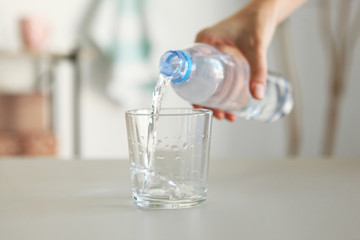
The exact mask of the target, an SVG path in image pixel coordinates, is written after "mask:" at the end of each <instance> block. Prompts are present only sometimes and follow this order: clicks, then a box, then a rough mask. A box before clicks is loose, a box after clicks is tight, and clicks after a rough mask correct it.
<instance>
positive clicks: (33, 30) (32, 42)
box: [20, 16, 49, 53]
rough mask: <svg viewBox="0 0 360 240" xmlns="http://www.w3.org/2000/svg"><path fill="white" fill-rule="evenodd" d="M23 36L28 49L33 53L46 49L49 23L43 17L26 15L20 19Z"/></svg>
mask: <svg viewBox="0 0 360 240" xmlns="http://www.w3.org/2000/svg"><path fill="white" fill-rule="evenodd" d="M20 29H21V36H22V39H23V43H24V45H25V48H26V50H28V51H30V52H33V53H41V52H44V51H45V48H46V44H47V40H48V36H49V24H48V21H47V20H46V19H44V18H42V17H38V16H33V17H24V18H22V19H21V21H20Z"/></svg>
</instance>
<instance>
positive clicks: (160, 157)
mask: <svg viewBox="0 0 360 240" xmlns="http://www.w3.org/2000/svg"><path fill="white" fill-rule="evenodd" d="M156 159H158V160H163V159H165V157H164V156H157V157H156Z"/></svg>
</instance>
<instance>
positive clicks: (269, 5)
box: [248, 0, 288, 26]
mask: <svg viewBox="0 0 360 240" xmlns="http://www.w3.org/2000/svg"><path fill="white" fill-rule="evenodd" d="M285 1H288V0H285ZM282 6H283V0H252V1H251V2H250V3H249V4H248V7H249V8H251V9H254V10H257V11H262V12H263V13H264V14H266V15H267V16H268V18H269V19H273V21H274V23H275V25H276V26H277V25H279V24H280V23H281V22H282V21H283V16H282V14H281V12H282V10H281V8H282Z"/></svg>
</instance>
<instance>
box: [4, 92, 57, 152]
mask: <svg viewBox="0 0 360 240" xmlns="http://www.w3.org/2000/svg"><path fill="white" fill-rule="evenodd" d="M50 101H51V100H50V97H49V96H48V95H44V94H41V93H26V94H2V95H0V156H14V155H23V156H55V155H56V150H57V141H56V137H55V134H54V133H53V131H52V129H51V123H50Z"/></svg>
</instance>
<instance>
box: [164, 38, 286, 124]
mask: <svg viewBox="0 0 360 240" xmlns="http://www.w3.org/2000/svg"><path fill="white" fill-rule="evenodd" d="M173 52H178V53H179V52H180V53H179V54H180V55H179V56H180V58H181V57H183V56H182V55H184V56H185V57H183V61H184V62H185V63H186V65H184V64H181V63H180V64H179V65H176V64H175V65H174V66H177V67H180V66H182V67H184V69H183V72H181V73H180V74H179V76H177V78H176V76H175V75H173V76H174V79H173V80H172V81H171V85H172V87H173V89H174V90H175V92H176V93H177V94H178V95H179V96H181V97H182V98H184V99H185V100H187V101H189V102H191V103H193V104H198V105H202V106H205V107H210V108H217V109H222V110H224V111H227V112H232V113H235V114H236V115H238V116H239V117H243V118H246V119H255V120H259V121H263V122H273V121H275V120H277V119H279V118H280V117H282V116H283V115H286V114H288V113H289V112H290V111H291V109H292V107H293V98H292V91H291V86H290V84H289V83H288V82H287V81H286V79H285V78H283V77H281V76H279V75H275V74H268V78H267V87H266V92H265V97H264V99H263V100H261V101H259V100H256V99H254V98H253V97H252V96H251V94H250V90H249V65H248V63H247V61H246V60H245V59H242V60H241V59H236V58H234V57H233V56H230V55H227V54H224V53H222V52H221V51H219V50H217V49H216V48H214V47H212V46H209V45H206V44H196V45H195V46H194V47H191V48H188V49H185V50H182V51H173ZM181 54H182V55H181ZM163 57H164V58H166V57H168V56H166V54H164V56H163ZM163 60H164V59H163ZM173 61H174V62H175V63H176V62H177V61H178V60H177V59H176V58H175V59H173ZM162 63H164V61H161V62H160V73H163V74H167V75H169V73H170V72H171V71H170V72H164V71H162V68H163V67H164V64H162ZM186 67H188V69H187V71H185V69H186ZM173 73H174V72H173ZM180 77H182V78H180Z"/></svg>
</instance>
